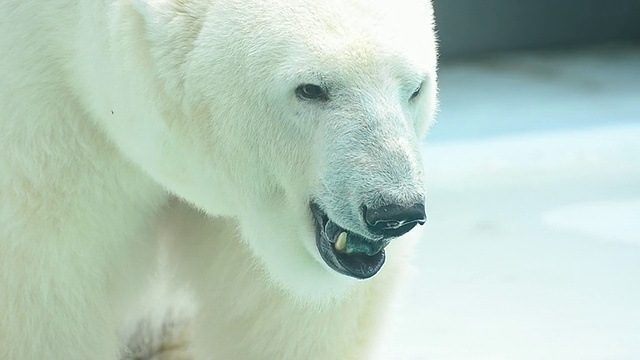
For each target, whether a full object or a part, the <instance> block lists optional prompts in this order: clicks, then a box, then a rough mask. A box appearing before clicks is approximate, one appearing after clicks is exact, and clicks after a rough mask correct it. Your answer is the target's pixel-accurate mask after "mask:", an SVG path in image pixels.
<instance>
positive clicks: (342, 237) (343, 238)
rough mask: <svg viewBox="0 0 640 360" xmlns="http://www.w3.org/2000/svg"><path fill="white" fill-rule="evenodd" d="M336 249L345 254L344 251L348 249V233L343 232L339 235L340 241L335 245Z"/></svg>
mask: <svg viewBox="0 0 640 360" xmlns="http://www.w3.org/2000/svg"><path fill="white" fill-rule="evenodd" d="M334 247H335V248H336V250H337V251H339V252H343V251H344V249H346V248H347V233H346V232H341V233H340V235H338V240H336V243H335V245H334Z"/></svg>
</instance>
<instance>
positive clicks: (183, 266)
mask: <svg viewBox="0 0 640 360" xmlns="http://www.w3.org/2000/svg"><path fill="white" fill-rule="evenodd" d="M432 23H433V15H432V7H431V4H430V3H429V1H427V0H287V1H282V0H107V1H72V0H58V1H46V0H3V1H2V2H0V146H1V149H2V151H0V358H1V359H5V360H18V359H20V360H24V359H65V360H73V359H83V360H84V359H94V360H114V359H117V358H118V357H119V356H121V355H122V354H121V352H122V347H123V346H122V345H123V340H122V339H120V338H119V333H120V330H119V329H120V326H121V323H122V322H123V317H124V316H125V314H127V313H128V312H130V311H131V307H132V306H133V305H132V304H134V303H135V302H136V299H137V298H138V297H139V296H140V295H141V292H142V289H143V288H144V285H145V284H146V282H147V281H149V279H150V278H151V276H152V274H153V269H154V267H155V262H156V260H157V258H158V252H159V250H158V249H160V248H161V247H163V246H166V248H167V249H168V250H167V253H168V255H169V257H170V260H169V263H170V264H171V269H173V270H174V271H175V274H176V275H175V276H176V277H177V278H178V279H179V282H181V283H182V284H188V286H189V287H190V288H192V289H193V291H194V293H195V294H196V298H197V300H198V306H199V312H198V314H197V315H196V316H195V318H196V319H195V320H194V323H193V326H192V328H191V331H192V332H193V338H192V344H193V345H192V349H190V351H193V355H194V358H195V359H361V358H366V357H367V356H368V354H369V352H370V349H371V348H372V346H373V345H374V344H375V343H376V340H375V339H376V334H377V333H378V330H379V329H380V327H381V318H382V317H383V316H382V315H384V314H385V308H386V306H387V305H386V304H387V303H388V299H389V297H390V296H391V294H392V293H394V289H395V287H396V284H397V283H398V281H399V279H400V278H401V274H402V273H403V271H404V269H405V268H406V265H407V264H406V262H407V261H406V257H407V256H409V255H410V254H411V248H410V243H411V242H412V241H411V238H412V237H417V235H416V234H417V232H416V230H417V229H419V228H420V227H419V226H417V225H421V224H423V223H424V222H425V219H426V217H425V210H424V209H425V178H424V173H423V168H422V165H421V158H420V153H419V147H420V141H421V139H422V137H423V136H424V135H425V133H426V132H427V130H428V128H429V126H430V124H431V123H432V122H433V117H434V111H435V108H436V58H437V56H436V40H435V35H434V31H433V24H432ZM412 229H416V230H412ZM410 230H411V231H410ZM158 239H161V240H158ZM163 239H164V240H163ZM387 245H388V247H387ZM385 263H386V265H384V264H385ZM383 265H384V266H383Z"/></svg>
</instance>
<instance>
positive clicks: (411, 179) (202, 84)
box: [105, 0, 436, 297]
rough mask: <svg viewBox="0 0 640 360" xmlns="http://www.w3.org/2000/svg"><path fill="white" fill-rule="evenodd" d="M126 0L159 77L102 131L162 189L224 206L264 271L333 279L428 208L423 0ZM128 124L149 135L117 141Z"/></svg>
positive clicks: (364, 262)
mask: <svg viewBox="0 0 640 360" xmlns="http://www.w3.org/2000/svg"><path fill="white" fill-rule="evenodd" d="M135 5H136V9H135V10H136V11H135V12H136V13H137V14H138V15H140V16H139V18H140V20H136V21H132V23H133V25H132V26H139V27H140V28H141V29H142V30H141V31H142V32H143V33H144V36H143V37H142V38H141V39H139V40H137V42H136V41H132V43H135V44H137V45H136V49H137V50H135V51H141V52H143V54H144V55H142V56H141V59H142V60H140V61H139V62H140V63H141V64H146V65H147V68H145V69H144V70H143V69H141V70H140V72H141V73H145V72H146V73H147V74H148V81H147V82H145V83H144V84H143V86H144V87H153V86H157V92H151V94H152V99H153V100H140V102H142V103H147V104H151V103H152V105H149V108H150V109H153V111H151V110H149V109H147V110H145V111H147V112H148V113H150V112H153V114H151V115H145V116H141V117H140V119H137V120H135V121H137V123H136V125H135V126H133V127H132V126H129V127H127V132H126V134H124V133H122V132H119V131H118V129H116V128H115V127H114V126H112V125H109V124H105V127H106V128H107V132H109V133H110V134H111V135H112V136H113V137H114V138H115V141H116V142H117V143H118V144H119V145H120V146H121V148H123V150H124V152H125V153H127V154H128V155H129V156H130V157H131V158H132V159H134V161H136V162H137V163H138V164H140V166H141V167H143V168H144V169H145V170H146V171H147V172H148V173H150V174H151V175H152V176H153V177H154V178H155V179H156V180H157V181H159V182H160V183H162V184H163V185H165V186H166V187H167V188H168V189H169V190H170V191H172V192H174V193H175V194H177V195H178V196H180V197H182V198H184V199H186V200H187V201H189V202H191V203H193V204H194V205H195V206H197V207H199V208H201V209H203V210H204V211H206V212H207V213H209V214H211V215H213V216H229V217H234V218H235V219H236V220H237V222H238V224H239V226H238V228H239V232H240V233H241V235H242V238H243V239H244V241H245V242H246V243H247V244H248V245H249V248H250V249H251V251H252V252H253V253H254V255H256V259H258V260H259V262H260V264H261V266H264V268H265V269H266V270H267V271H266V274H267V276H268V277H269V278H270V279H272V280H274V283H275V284H277V285H279V286H281V287H282V288H283V289H284V290H286V291H289V292H291V293H292V294H294V295H296V296H300V297H314V296H318V295H322V296H325V295H326V294H338V293H339V292H340V291H342V290H341V289H346V288H349V286H350V284H353V282H354V280H353V279H354V278H355V279H364V278H369V277H371V276H373V275H375V274H376V273H377V272H378V271H379V270H380V268H381V266H382V264H383V263H384V261H385V253H384V247H385V246H386V245H387V244H389V243H390V242H392V241H393V239H394V238H396V237H398V236H400V235H402V234H404V233H405V232H407V231H408V230H410V229H411V228H413V227H414V226H415V225H416V224H422V223H423V222H424V220H425V215H424V202H425V189H424V188H425V186H424V185H425V182H424V174H423V169H422V165H421V160H420V154H419V144H420V140H421V138H422V136H423V135H424V134H425V133H426V131H427V129H428V127H429V125H430V124H431V121H432V118H433V113H434V110H435V106H436V99H435V98H436V96H435V95H436V74H435V68H436V45H435V39H434V33H433V29H432V11H431V5H430V4H429V3H428V2H427V1H423V0H394V1H388V0H375V1H372V0H350V1H342V0H340V1H336V0H315V1H311V0H292V1H275V0H274V1H264V0H249V1H246V0H242V1H240V0H225V1H202V0H192V1H175V0H164V1H151V0H138V2H136V3H135ZM139 44H143V46H140V45H139ZM138 46H140V48H138ZM150 84H152V85H150ZM134 97H135V96H134ZM158 99H160V100H161V101H158ZM111 121H112V123H117V122H115V121H114V120H111ZM132 128H133V130H132ZM136 129H141V130H140V131H141V136H144V138H146V139H149V140H148V141H146V142H145V143H144V145H141V143H139V142H138V143H135V144H134V143H127V140H126V139H125V137H129V138H130V137H131V132H132V131H138V130H136ZM142 132H143V133H144V134H142ZM141 147H144V149H143V150H141ZM215 240H216V241H224V240H225V239H215ZM398 241H401V240H398Z"/></svg>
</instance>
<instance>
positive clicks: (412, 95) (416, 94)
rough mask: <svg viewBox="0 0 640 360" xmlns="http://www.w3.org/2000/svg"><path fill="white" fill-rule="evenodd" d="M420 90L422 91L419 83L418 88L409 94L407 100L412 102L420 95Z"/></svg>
mask: <svg viewBox="0 0 640 360" xmlns="http://www.w3.org/2000/svg"><path fill="white" fill-rule="evenodd" d="M420 90H422V83H420V85H419V86H418V88H417V89H415V90H414V91H413V93H412V94H411V97H410V98H409V100H413V99H415V98H417V97H418V95H420Z"/></svg>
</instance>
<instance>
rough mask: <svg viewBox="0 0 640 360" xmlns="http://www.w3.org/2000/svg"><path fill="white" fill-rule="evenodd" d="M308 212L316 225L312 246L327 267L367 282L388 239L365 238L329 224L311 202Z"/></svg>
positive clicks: (377, 267)
mask: <svg viewBox="0 0 640 360" xmlns="http://www.w3.org/2000/svg"><path fill="white" fill-rule="evenodd" d="M311 212H312V214H313V218H314V220H315V225H316V246H317V247H318V251H319V252H320V256H322V259H323V260H324V261H325V262H326V263H327V265H329V267H331V268H332V269H333V270H335V271H337V272H339V273H341V274H344V275H347V276H351V277H354V278H356V279H367V278H370V277H372V276H373V275H375V274H377V273H378V271H380V269H381V268H382V265H384V260H385V253H384V248H385V246H387V244H388V243H389V240H388V239H383V238H380V239H368V238H366V237H364V236H362V235H360V234H356V233H353V232H351V231H349V230H346V229H344V228H342V227H340V226H339V225H338V224H336V223H335V222H333V221H331V219H329V217H328V216H327V214H326V213H325V212H324V211H322V209H320V207H319V206H318V205H317V204H315V203H311Z"/></svg>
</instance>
